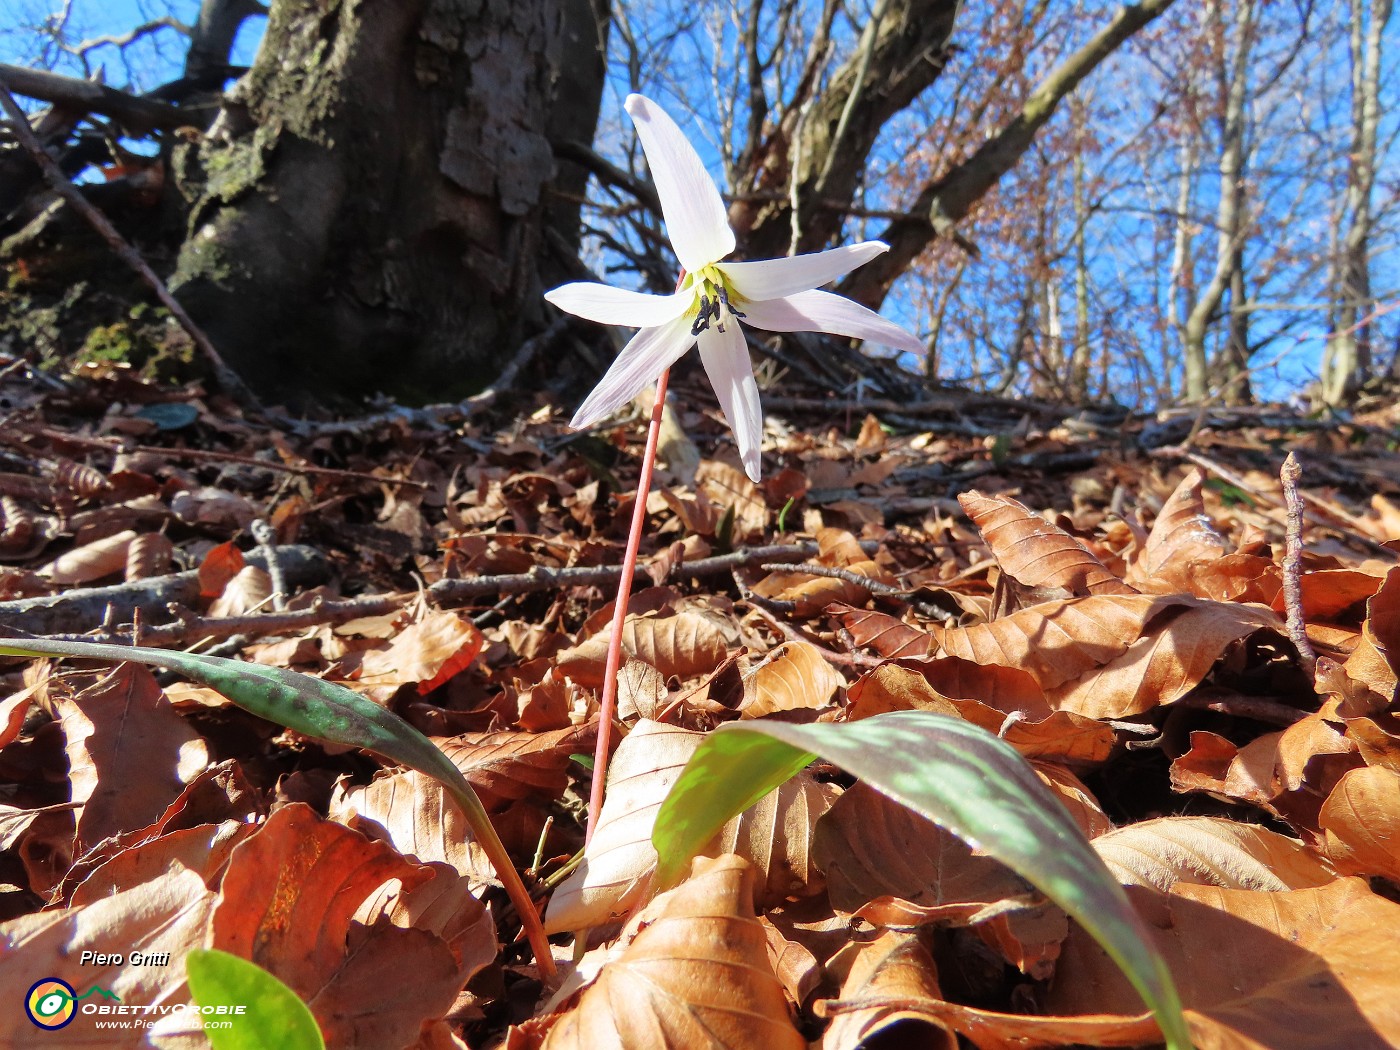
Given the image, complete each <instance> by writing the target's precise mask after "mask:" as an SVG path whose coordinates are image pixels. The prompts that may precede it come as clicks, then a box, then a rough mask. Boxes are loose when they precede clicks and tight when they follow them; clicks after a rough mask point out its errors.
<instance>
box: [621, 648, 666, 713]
mask: <svg viewBox="0 0 1400 1050" xmlns="http://www.w3.org/2000/svg"><path fill="white" fill-rule="evenodd" d="M665 704H666V679H664V678H662V677H661V672H660V671H658V670H657V669H656V668H655V667H652V666H651V665H650V664H645V663H642V661H640V660H627V661H625V662H624V663H623V665H622V668H621V670H619V671H618V673H617V717H618V718H619V719H620V720H621V721H623V722H626V723H628V724H631V723H632V722H635V721H636V720H637V719H639V718H648V719H652V720H655V718H656V716H657V715H658V714H660V713H661V709H662V708H663V707H664V706H665Z"/></svg>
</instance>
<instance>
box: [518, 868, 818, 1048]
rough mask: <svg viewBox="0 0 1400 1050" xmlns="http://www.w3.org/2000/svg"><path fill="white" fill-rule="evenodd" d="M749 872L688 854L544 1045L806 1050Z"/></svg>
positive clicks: (568, 1046) (553, 1029)
mask: <svg viewBox="0 0 1400 1050" xmlns="http://www.w3.org/2000/svg"><path fill="white" fill-rule="evenodd" d="M753 881H754V876H753V870H752V869H751V868H750V866H749V865H748V864H747V863H746V862H745V861H744V860H743V859H742V858H740V857H732V856H724V857H718V858H715V859H707V858H704V857H697V858H696V860H695V861H694V863H693V865H692V867H691V874H690V878H688V879H687V880H686V881H685V882H683V883H681V884H680V885H679V886H677V887H676V888H675V889H673V890H670V891H668V892H667V893H664V894H662V895H661V896H659V897H657V898H656V900H655V901H653V902H652V903H651V905H650V906H648V908H647V910H646V913H645V916H644V918H645V920H646V924H645V926H644V927H643V928H642V930H641V932H640V933H639V934H637V937H636V939H635V940H633V941H632V943H631V944H630V945H628V947H627V949H626V951H624V952H623V953H622V955H621V956H619V957H618V958H616V959H614V960H613V961H612V962H610V963H608V964H607V965H606V966H604V967H603V969H602V971H601V973H600V974H599V975H598V979H597V980H596V981H595V982H594V983H593V984H592V985H591V986H590V987H589V988H588V989H587V990H586V991H585V992H584V993H583V996H582V998H580V1000H579V1004H578V1006H577V1007H575V1008H574V1009H573V1010H572V1011H570V1012H569V1013H567V1014H565V1015H564V1017H563V1018H561V1019H560V1021H559V1022H558V1023H557V1024H556V1025H555V1026H554V1027H553V1028H552V1029H551V1030H550V1033H549V1035H548V1037H547V1038H546V1039H545V1042H544V1046H545V1048H546V1050H595V1048H599V1047H657V1048H661V1047H678V1048H679V1047H716V1048H717V1047H723V1048H725V1050H806V1046H807V1041H806V1040H805V1039H803V1038H802V1036H801V1035H799V1034H798V1031H797V1029H796V1028H795V1027H794V1026H793V1023H792V1020H791V1018H790V1017H789V1016H788V1005H787V999H786V998H785V996H784V995H783V988H782V985H781V984H780V983H779V981H778V978H777V977H776V976H775V975H774V973H773V969H772V967H771V965H770V964H769V961H768V938H767V935H766V934H765V933H764V929H763V926H762V924H760V923H759V921H758V920H757V919H756V918H755V917H754V910H753Z"/></svg>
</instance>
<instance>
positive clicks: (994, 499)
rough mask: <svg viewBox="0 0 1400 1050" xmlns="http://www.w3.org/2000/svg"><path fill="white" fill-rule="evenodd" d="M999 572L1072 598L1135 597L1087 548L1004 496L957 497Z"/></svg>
mask: <svg viewBox="0 0 1400 1050" xmlns="http://www.w3.org/2000/svg"><path fill="white" fill-rule="evenodd" d="M958 502H959V503H960V504H962V508H963V510H965V511H966V512H967V516H968V517H969V518H971V519H972V521H973V523H974V524H975V525H976V526H977V528H978V529H979V530H980V531H981V533H982V538H983V539H984V540H985V541H986V542H987V546H988V547H990V548H991V549H992V555H993V556H994V557H995V558H996V560H997V564H998V565H999V566H1001V570H1002V572H1004V573H1006V575H1008V576H1010V577H1011V578H1012V579H1014V580H1015V581H1016V582H1017V583H1020V584H1023V585H1024V586H1026V587H1031V588H1055V589H1058V590H1062V591H1068V592H1069V594H1070V595H1071V596H1073V597H1076V598H1078V597H1084V596H1085V595H1089V594H1136V593H1137V588H1135V587H1130V586H1128V585H1127V584H1126V583H1124V582H1123V581H1122V580H1120V579H1119V578H1118V577H1117V576H1115V575H1114V574H1113V573H1111V572H1109V570H1108V568H1107V567H1106V566H1105V565H1104V564H1103V562H1101V561H1099V559H1098V558H1096V557H1095V556H1094V555H1093V554H1092V553H1091V552H1090V551H1089V549H1088V548H1087V547H1085V546H1084V545H1083V544H1082V543H1080V542H1079V541H1078V540H1076V539H1075V538H1074V537H1073V536H1071V535H1070V534H1069V533H1067V532H1065V531H1064V529H1061V528H1060V527H1059V526H1057V525H1052V524H1050V523H1049V522H1048V521H1046V520H1045V519H1044V518H1042V517H1041V516H1040V515H1039V514H1036V513H1035V512H1034V511H1032V510H1031V509H1030V508H1029V507H1027V506H1025V505H1024V504H1022V503H1020V502H1018V501H1017V500H1014V499H1012V498H1011V497H1010V496H987V495H983V494H982V493H980V492H977V491H975V490H974V491H971V492H964V493H962V494H961V495H959V496H958Z"/></svg>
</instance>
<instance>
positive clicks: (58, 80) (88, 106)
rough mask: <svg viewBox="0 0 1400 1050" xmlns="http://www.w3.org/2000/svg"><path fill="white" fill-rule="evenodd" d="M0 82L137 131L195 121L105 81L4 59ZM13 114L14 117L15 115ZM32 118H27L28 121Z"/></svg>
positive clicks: (22, 93)
mask: <svg viewBox="0 0 1400 1050" xmlns="http://www.w3.org/2000/svg"><path fill="white" fill-rule="evenodd" d="M0 85H6V90H8V91H13V92H16V93H18V94H20V95H24V96H25V97H26V98H37V99H39V100H41V101H43V102H50V103H53V104H55V105H60V106H67V107H71V108H74V109H81V110H83V111H84V112H87V113H99V114H101V115H102V116H104V117H111V118H112V119H113V120H116V121H118V122H120V123H121V125H122V126H123V127H124V128H125V129H126V130H127V131H129V132H131V133H132V134H133V135H139V134H142V133H144V132H146V131H148V130H150V129H154V128H179V127H185V126H187V125H189V124H191V123H192V121H191V120H190V118H189V115H188V114H186V113H183V112H181V111H180V110H179V109H177V108H175V107H174V106H171V105H168V104H166V103H164V102H157V101H155V100H153V99H148V98H137V97H135V96H134V95H128V94H127V93H126V92H125V91H117V90H116V89H115V88H109V87H107V86H106V85H105V84H94V83H93V82H92V81H90V80H78V79H76V78H74V77H65V76H62V75H60V74H58V73H50V72H48V71H47V70H42V69H25V68H23V67H22V66H12V65H8V64H6V63H0ZM13 116H14V115H13V114H11V119H13ZM28 123H29V122H28V121H27V120H26V121H25V124H26V125H27V124H28Z"/></svg>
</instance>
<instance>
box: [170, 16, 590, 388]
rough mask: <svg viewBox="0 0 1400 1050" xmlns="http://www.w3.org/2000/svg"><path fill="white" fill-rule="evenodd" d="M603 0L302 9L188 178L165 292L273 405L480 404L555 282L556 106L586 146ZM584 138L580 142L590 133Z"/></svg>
mask: <svg viewBox="0 0 1400 1050" xmlns="http://www.w3.org/2000/svg"><path fill="white" fill-rule="evenodd" d="M597 14H598V12H597V11H596V10H595V8H594V7H593V6H592V5H591V4H590V0H565V2H563V3H559V2H557V0H287V2H284V3H277V4H274V5H272V14H271V18H270V20H269V24H268V27H267V33H266V37H265V39H264V43H263V45H262V48H261V50H260V51H259V54H258V57H257V59H256V61H255V63H254V65H253V68H252V69H251V70H250V71H249V73H248V74H247V75H246V76H245V77H244V78H243V80H241V81H240V82H239V83H238V84H236V85H235V86H234V87H233V88H232V89H231V90H230V92H229V96H228V100H227V101H226V104H225V107H224V110H223V112H222V113H221V114H220V117H219V119H218V120H217V121H216V122H215V126H214V128H213V129H212V130H211V132H210V134H209V135H208V136H206V137H205V138H204V139H203V140H201V141H199V142H197V143H195V144H192V145H190V146H188V147H185V148H184V151H183V155H181V156H179V157H177V163H176V169H177V173H178V177H179V180H180V183H181V188H182V190H183V191H184V192H185V194H186V196H187V197H188V198H189V199H190V201H191V211H190V221H189V227H188V234H187V238H186V241H185V244H184V246H183V249H182V251H181V253H180V258H179V263H178V267H177V270H176V274H175V276H174V278H173V279H172V288H173V289H174V290H175V291H176V294H177V296H178V297H179V298H180V300H181V301H182V303H183V304H184V305H185V307H186V308H187V309H188V310H189V311H190V313H191V314H192V315H193V316H194V318H195V319H196V321H197V322H198V323H199V324H200V325H201V326H202V327H203V328H204V330H205V331H206V332H207V333H208V334H209V335H210V337H211V338H212V339H213V341H214V343H215V345H216V346H218V347H219V349H220V352H221V353H222V354H223V355H224V356H225V358H226V359H227V360H228V362H229V364H230V365H231V366H232V367H233V368H235V369H236V370H237V371H239V372H240V373H241V374H242V375H243V376H244V377H245V378H246V379H247V381H248V382H249V383H250V384H251V385H253V386H254V388H255V389H257V390H258V391H259V392H261V393H262V394H263V395H264V396H265V397H269V398H272V399H275V400H298V399H300V398H304V397H306V396H310V397H312V398H315V399H318V400H325V399H327V398H336V397H355V396H359V395H364V394H369V393H372V392H378V391H383V392H387V393H390V394H394V395H397V396H400V397H404V398H409V399H415V398H417V399H429V398H431V399H440V398H442V397H444V396H453V395H455V394H457V393H459V392H467V391H470V390H472V389H476V388H480V387H481V386H483V385H485V384H486V383H487V382H489V381H490V379H491V378H492V377H493V376H494V374H495V372H496V371H497V370H498V369H499V367H500V365H501V363H502V362H504V360H506V359H507V358H508V357H509V356H510V355H511V354H512V353H513V352H514V351H515V350H516V349H517V348H518V346H519V343H520V341H521V340H522V339H523V338H525V337H527V336H528V335H529V334H531V332H532V331H533V330H535V329H537V328H539V327H541V326H542V324H543V316H542V312H541V311H542V304H541V300H540V292H541V290H542V289H543V288H544V287H546V286H547V285H548V283H549V282H551V281H553V280H556V279H560V278H561V277H562V274H563V271H562V269H558V270H557V272H556V268H557V267H558V266H559V264H556V263H553V262H552V261H551V259H552V256H551V254H550V250H549V249H548V248H547V244H548V243H550V242H551V241H553V242H554V243H558V238H550V237H549V236H548V235H547V231H548V229H549V228H550V227H551V226H552V227H554V228H555V229H556V230H557V231H558V232H559V234H560V235H561V236H562V237H563V238H564V241H565V243H566V244H567V243H572V241H573V239H574V238H575V237H576V230H577V224H578V222H577V220H578V213H577V208H576V207H574V208H572V209H571V208H569V207H568V206H566V205H565V206H561V204H560V201H559V200H558V198H557V197H556V196H554V195H553V192H552V183H553V180H554V179H555V177H556V168H555V164H554V160H553V156H552V149H551V146H550V133H551V130H552V128H551V121H552V120H554V119H557V118H556V117H555V116H554V110H555V107H556V103H559V104H560V105H561V106H562V105H563V104H564V103H567V107H568V109H567V112H568V114H569V119H570V121H571V122H573V126H572V127H571V128H570V132H569V133H570V136H571V137H591V134H592V128H593V123H594V122H596V119H597V107H598V100H599V98H600V97H601V91H602V76H603V65H602V56H601V54H600V52H599V48H598V29H597V21H596V18H597ZM583 123H586V124H587V127H586V128H584V129H582V130H580V129H579V124H583Z"/></svg>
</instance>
